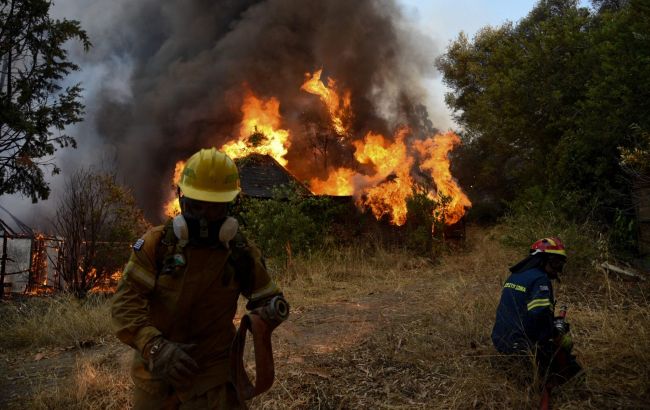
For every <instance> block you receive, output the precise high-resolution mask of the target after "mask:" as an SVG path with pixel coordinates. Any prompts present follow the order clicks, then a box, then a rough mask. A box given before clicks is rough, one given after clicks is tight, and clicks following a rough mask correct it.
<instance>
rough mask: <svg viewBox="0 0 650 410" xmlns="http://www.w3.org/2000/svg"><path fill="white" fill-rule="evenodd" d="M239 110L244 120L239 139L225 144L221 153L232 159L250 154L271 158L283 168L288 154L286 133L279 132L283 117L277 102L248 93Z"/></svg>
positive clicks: (287, 135) (288, 143) (274, 99)
mask: <svg viewBox="0 0 650 410" xmlns="http://www.w3.org/2000/svg"><path fill="white" fill-rule="evenodd" d="M241 110H242V113H243V114H244V117H243V119H242V122H241V126H240V129H239V138H237V139H236V140H234V141H231V142H228V143H226V144H224V145H223V146H222V147H221V150H222V151H223V152H225V153H226V154H228V156H230V158H233V159H234V158H241V157H245V156H248V155H250V154H253V153H256V154H262V155H270V156H272V157H273V158H275V160H276V161H278V162H279V163H280V164H281V165H282V166H285V167H286V166H287V160H286V159H285V158H284V156H285V155H287V152H289V146H290V142H289V131H287V130H283V129H281V128H280V124H281V123H282V117H281V116H280V102H279V101H278V100H277V98H270V99H268V100H261V99H259V98H257V97H256V96H255V95H254V94H253V93H252V92H251V91H250V90H248V91H247V92H246V95H245V96H244V103H243V105H242V107H241Z"/></svg>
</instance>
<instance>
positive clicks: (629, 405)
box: [0, 240, 650, 410]
mask: <svg viewBox="0 0 650 410" xmlns="http://www.w3.org/2000/svg"><path fill="white" fill-rule="evenodd" d="M472 246H473V248H472V249H466V250H465V251H463V252H459V253H458V254H456V255H454V256H451V257H448V258H446V260H445V261H444V262H442V263H431V262H429V261H427V260H425V259H421V258H415V259H414V258H410V257H401V256H400V257H395V258H393V259H391V258H392V257H388V256H384V259H385V260H382V262H381V263H380V264H379V265H373V266H370V265H364V263H365V262H363V261H362V260H361V259H359V260H357V259H355V258H351V260H350V261H348V262H345V261H343V262H340V261H339V262H337V263H336V264H334V265H335V266H337V267H336V268H332V267H330V266H324V267H323V269H322V272H321V273H319V274H318V276H314V277H307V275H306V274H304V273H301V275H302V276H298V277H299V278H303V277H304V279H296V280H294V281H293V282H291V283H290V284H289V285H287V286H285V287H284V290H285V296H286V297H287V299H288V300H289V302H290V303H291V305H292V313H291V316H290V319H289V320H288V321H287V322H285V323H284V324H282V326H280V327H279V328H278V329H277V330H276V331H275V333H274V336H273V345H274V353H275V360H276V380H275V384H274V385H273V387H272V388H271V390H269V391H268V392H266V393H265V394H263V395H262V396H260V397H258V398H255V399H254V400H253V401H252V402H251V403H250V406H251V408H253V409H377V408H383V409H466V408H483V409H503V408H517V409H526V408H528V409H534V408H538V405H539V391H538V390H536V387H535V386H536V385H535V383H533V382H531V380H530V377H529V376H530V373H526V372H527V370H526V369H518V370H517V369H515V371H513V369H512V368H510V367H508V366H507V364H505V365H504V361H503V357H501V356H499V355H498V354H497V353H496V351H495V350H494V348H493V347H492V344H491V341H490V337H489V335H490V331H491V327H492V322H493V320H494V311H495V308H496V304H497V302H498V295H499V292H500V289H501V284H502V281H503V279H504V274H505V272H504V271H505V270H506V269H507V266H508V263H509V262H512V261H513V260H514V258H516V253H512V252H511V251H507V250H506V251H504V252H503V254H498V255H495V253H494V251H493V250H486V251H484V250H482V249H484V248H485V247H484V246H483V245H482V242H481V241H480V240H478V241H476V242H475V243H474V245H472ZM481 252H483V253H481ZM310 263H311V262H310ZM314 266H315V265H310V266H309V268H310V269H313V268H314ZM377 266H380V267H383V268H382V269H378V268H377ZM580 280H581V281H582V283H583V284H584V283H585V282H584V279H580ZM571 281H574V282H575V281H577V279H571V280H566V281H565V283H566V282H569V283H570V282H571ZM588 283H589V284H591V285H592V286H591V287H592V288H593V289H592V288H587V287H585V286H582V285H580V286H572V285H566V284H565V285H562V286H559V287H558V288H559V289H557V292H556V296H557V297H558V298H560V299H562V301H563V302H568V303H569V304H570V306H571V310H570V321H571V322H572V326H573V327H572V329H573V332H574V341H575V342H576V348H575V352H576V353H577V355H578V357H579V359H580V361H581V363H583V365H584V366H585V368H586V369H587V379H586V382H584V381H583V382H581V383H578V382H576V383H569V384H567V385H565V386H563V387H562V388H560V389H557V390H556V391H554V395H553V404H554V408H558V409H582V408H594V409H602V408H621V409H637V408H647V403H648V402H649V401H650V387H649V384H650V382H648V380H649V377H650V370H649V369H648V363H649V360H650V359H649V353H648V351H649V347H650V346H649V345H650V341H649V340H648V339H649V338H648V336H647V329H648V325H649V323H650V314H649V313H648V312H650V309H649V308H648V301H647V299H646V298H645V295H646V294H648V292H649V291H650V288H649V287H648V285H647V284H641V283H624V282H620V283H619V282H615V281H613V280H610V279H609V278H604V279H603V278H600V279H598V281H597V280H595V279H589V282H588ZM248 346H250V343H249V344H248ZM248 356H249V358H250V357H251V356H252V354H251V352H249V355H248ZM130 357H131V352H130V349H129V348H128V347H126V346H124V345H121V344H120V343H119V342H118V341H117V340H116V339H115V338H114V337H112V336H106V337H105V338H100V339H97V340H87V341H84V342H82V343H80V344H78V345H69V346H58V347H52V348H48V349H22V350H2V351H0V408H9V409H23V408H47V409H66V410H67V409H72V408H74V409H81V408H113V409H121V408H128V407H129V397H130V389H131V384H130V380H129V378H128V367H129V361H130ZM249 364H250V360H249ZM35 403H36V404H35Z"/></svg>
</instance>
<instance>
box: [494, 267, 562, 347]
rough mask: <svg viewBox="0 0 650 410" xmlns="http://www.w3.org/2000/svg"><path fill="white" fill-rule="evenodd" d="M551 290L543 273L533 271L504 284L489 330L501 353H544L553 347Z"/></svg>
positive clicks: (514, 275) (520, 273)
mask: <svg viewBox="0 0 650 410" xmlns="http://www.w3.org/2000/svg"><path fill="white" fill-rule="evenodd" d="M554 305H555V300H554V299H553V286H552V285H551V280H550V279H549V278H548V276H547V275H546V273H545V272H544V271H543V270H541V269H539V268H532V269H528V270H525V271H523V272H519V273H513V274H511V275H510V277H509V278H508V279H507V280H506V282H505V284H504V285H503V291H502V292H501V300H500V301H499V307H498V308H497V315H496V321H495V323H494V328H493V330H492V342H493V343H494V346H495V347H496V348H497V350H498V351H499V352H501V353H506V354H510V353H516V352H524V351H529V350H530V349H533V348H535V347H537V348H538V349H539V348H542V349H544V350H546V349H548V348H549V347H550V346H552V337H553V334H554V327H553V309H554Z"/></svg>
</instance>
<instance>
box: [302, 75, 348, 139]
mask: <svg viewBox="0 0 650 410" xmlns="http://www.w3.org/2000/svg"><path fill="white" fill-rule="evenodd" d="M322 73H323V69H322V68H321V69H320V70H317V71H315V72H314V74H309V73H305V83H304V84H303V85H302V87H300V89H301V90H303V91H306V92H308V93H310V94H315V95H317V96H319V97H320V100H321V101H322V102H323V104H325V107H327V111H328V112H329V114H330V120H331V121H332V127H334V130H335V131H336V133H337V134H339V135H347V133H348V128H349V125H348V123H349V119H350V117H351V115H350V90H346V91H345V92H344V93H343V96H342V97H340V96H339V93H338V92H337V86H336V80H334V79H333V78H332V77H329V78H328V79H327V86H326V85H325V84H323V82H322V81H321V79H320V76H321V74H322Z"/></svg>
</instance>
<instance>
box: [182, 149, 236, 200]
mask: <svg viewBox="0 0 650 410" xmlns="http://www.w3.org/2000/svg"><path fill="white" fill-rule="evenodd" d="M178 187H179V188H180V189H181V192H182V193H183V195H184V196H186V197H188V198H191V199H196V200H199V201H206V202H230V201H232V200H234V199H235V198H236V197H237V195H238V194H239V192H241V188H240V187H239V172H238V171H237V166H236V165H235V163H234V161H233V160H232V159H230V157H229V156H227V155H226V154H224V153H223V152H221V151H217V150H216V149H215V148H207V149H202V150H200V151H199V152H197V153H196V154H194V155H192V156H191V157H190V158H189V159H188V160H187V163H185V168H183V173H182V174H181V179H180V181H179V182H178Z"/></svg>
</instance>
